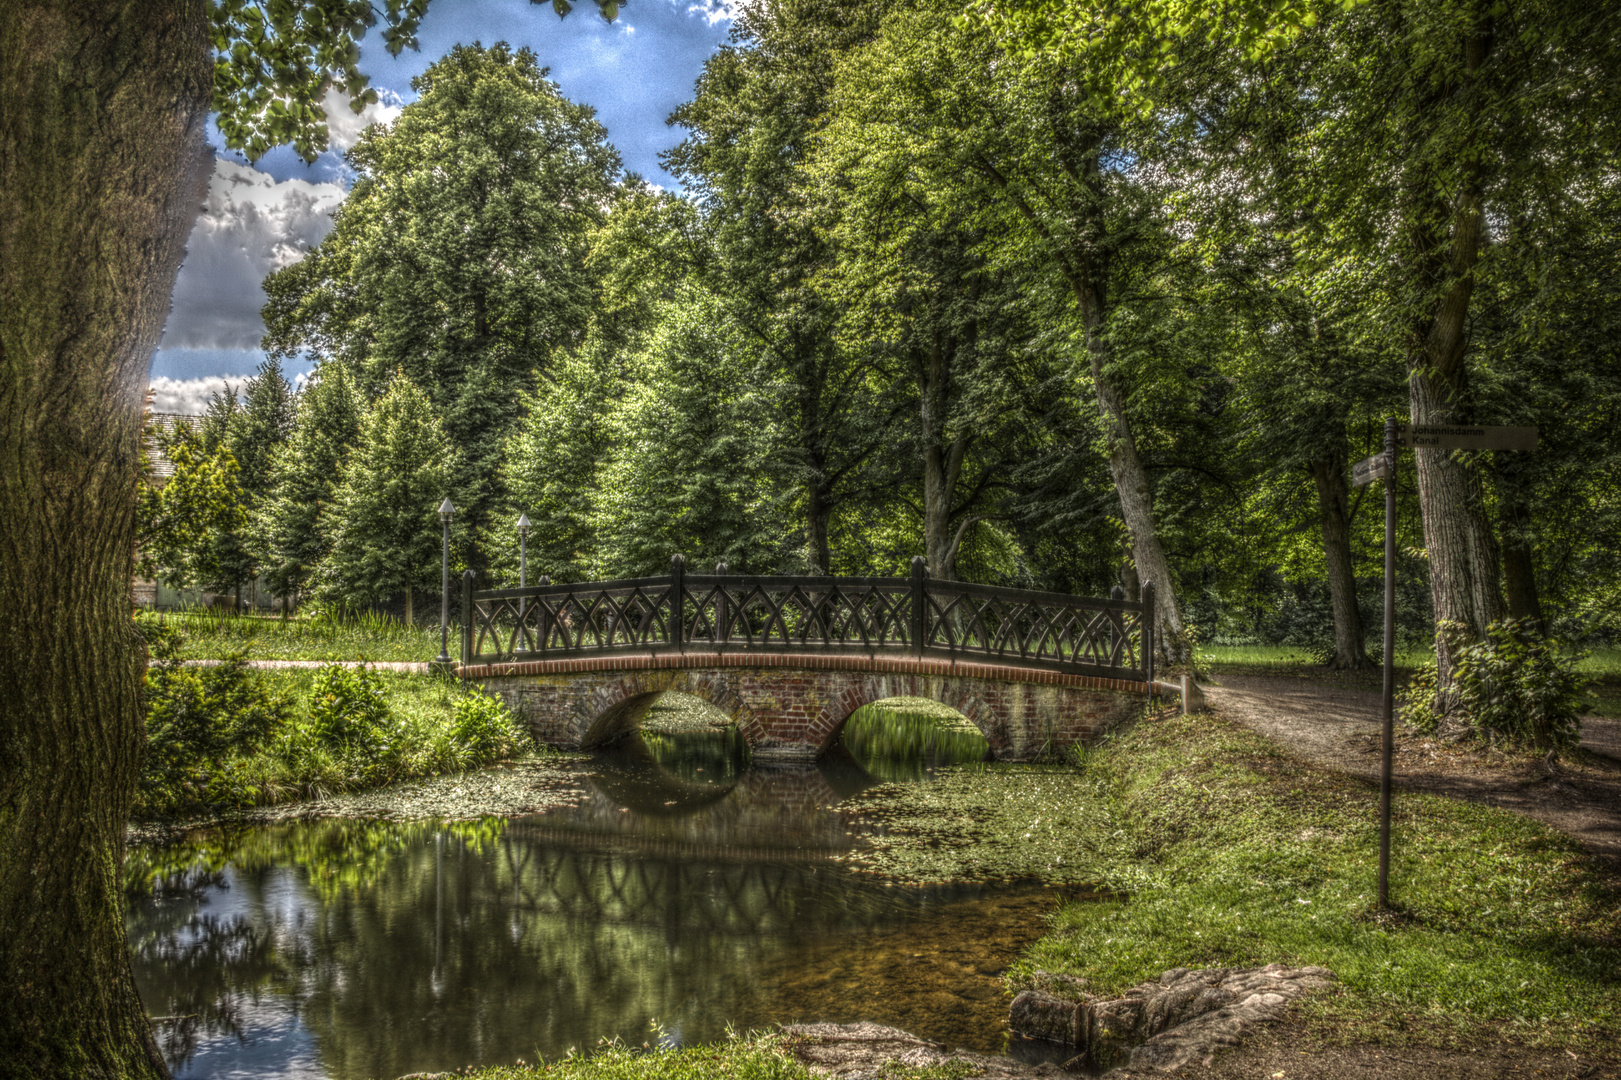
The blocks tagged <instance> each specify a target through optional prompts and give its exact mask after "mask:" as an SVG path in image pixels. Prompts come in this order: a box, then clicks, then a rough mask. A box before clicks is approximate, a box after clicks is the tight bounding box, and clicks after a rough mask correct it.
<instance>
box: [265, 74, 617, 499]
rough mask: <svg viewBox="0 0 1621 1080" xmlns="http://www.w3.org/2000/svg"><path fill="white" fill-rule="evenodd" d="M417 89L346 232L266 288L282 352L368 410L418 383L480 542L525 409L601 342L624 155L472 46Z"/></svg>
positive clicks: (269, 323)
mask: <svg viewBox="0 0 1621 1080" xmlns="http://www.w3.org/2000/svg"><path fill="white" fill-rule="evenodd" d="M412 86H413V87H414V88H415V89H416V90H417V92H418V94H419V95H420V96H419V97H418V98H417V100H416V101H414V102H412V103H411V104H410V105H407V106H406V107H405V109H404V110H403V111H402V112H401V113H400V116H399V119H398V120H396V121H395V122H394V123H393V124H390V125H387V126H386V127H385V126H381V125H378V126H373V127H371V128H368V129H367V130H366V132H365V133H364V134H363V135H362V136H361V138H360V141H359V142H357V143H356V144H355V146H354V148H353V149H351V150H350V151H349V153H348V155H347V156H348V160H349V163H350V165H351V166H352V167H353V168H354V169H355V171H356V174H357V177H356V180H355V184H354V187H353V188H352V189H351V190H350V192H349V195H348V197H347V198H346V199H345V200H344V203H343V206H342V207H341V208H340V209H339V210H338V212H337V214H336V215H335V220H334V222H333V228H332V231H331V232H330V233H328V234H327V236H326V238H325V239H324V240H323V241H322V242H321V243H320V244H319V245H317V246H316V247H314V248H312V249H311V250H310V251H309V252H308V253H307V254H306V255H305V257H304V258H303V259H302V260H301V261H299V262H297V263H294V264H292V265H291V266H288V267H285V268H284V269H281V270H278V271H276V272H275V273H273V274H271V275H270V277H269V278H267V279H266V280H265V292H266V294H267V296H268V297H269V302H268V303H267V304H266V306H265V310H264V315H265V326H266V334H265V347H266V349H267V350H269V351H270V352H271V354H272V355H274V356H280V355H291V354H293V353H295V352H300V351H306V350H307V351H311V352H313V353H314V354H315V355H317V356H320V357H322V358H323V359H324V361H325V362H327V363H339V364H343V365H345V366H346V367H348V368H349V370H350V373H351V375H352V376H353V377H354V378H355V380H356V382H357V384H358V385H359V386H360V387H361V388H362V391H363V392H364V393H365V394H366V395H367V396H368V397H373V396H375V395H376V394H377V393H379V392H380V391H381V389H382V387H383V386H384V385H385V384H386V383H387V381H388V380H389V379H390V378H392V376H393V373H394V372H396V371H403V372H405V373H406V374H407V375H408V376H410V378H411V379H412V381H413V382H415V383H416V385H417V386H419V387H421V388H422V390H423V391H424V392H425V393H426V394H427V395H428V397H429V400H430V401H432V402H433V405H434V408H435V409H436V410H437V411H438V413H439V415H440V416H441V417H442V418H443V421H444V424H445V430H446V433H447V434H448V435H449V436H450V438H451V440H452V442H454V443H455V445H456V447H457V448H458V452H459V462H460V464H459V465H458V472H457V475H456V478H455V484H456V489H457V491H458V492H460V493H461V499H460V501H461V502H462V503H464V504H465V505H464V506H462V507H460V509H461V510H462V511H463V512H464V514H463V520H464V521H466V522H467V523H469V524H471V525H473V526H474V527H481V526H483V525H484V524H485V523H486V519H487V517H488V515H489V514H490V513H491V512H492V511H493V510H494V508H495V507H496V506H497V505H499V504H500V503H501V501H502V499H501V493H500V492H499V490H498V486H497V467H498V465H499V462H500V457H501V450H502V445H503V443H504V441H505V439H506V437H507V435H508V434H509V433H510V431H511V429H512V424H513V421H514V419H515V418H516V416H517V412H518V408H519V404H518V403H519V400H520V398H521V396H522V394H523V393H524V392H525V391H527V390H529V389H530V388H531V387H532V386H533V383H534V378H535V372H537V371H539V370H543V369H544V368H545V367H546V365H547V364H548V363H549V362H550V357H551V355H552V353H553V351H554V350H558V349H570V348H575V347H577V346H578V345H579V344H580V343H581V341H582V340H583V339H584V336H585V331H586V327H587V325H588V323H589V320H590V315H591V312H592V309H593V306H594V304H595V299H596V292H595V276H594V275H593V274H592V273H591V271H590V270H589V268H588V267H587V266H586V255H587V253H588V250H589V243H590V238H591V236H592V233H593V231H594V230H595V229H596V228H597V226H598V225H600V223H601V221H602V218H603V214H604V211H605V208H606V206H607V205H608V203H609V201H610V196H611V194H612V191H613V184H614V180H615V176H616V174H617V173H618V172H619V155H618V154H617V153H616V152H615V151H614V149H613V147H611V146H609V145H608V143H607V138H606V136H607V133H606V132H605V131H604V130H603V128H602V125H600V124H598V123H597V122H596V120H595V118H594V115H593V113H592V111H591V110H590V109H589V108H586V107H585V106H582V105H576V104H574V103H572V102H570V101H568V100H567V99H565V98H564V97H563V96H562V95H561V94H560V93H559V92H558V89H557V85H556V84H555V83H553V82H551V81H550V80H549V79H547V78H546V71H545V69H543V68H542V67H541V66H540V64H539V62H538V61H537V60H536V59H535V55H534V54H533V53H532V52H530V51H529V50H527V49H517V50H514V49H512V48H510V47H508V46H507V45H506V44H505V43H497V44H496V45H493V46H491V47H489V48H483V47H480V46H477V45H472V46H457V47H456V48H454V49H452V50H451V51H450V53H448V54H447V55H446V56H445V57H444V58H443V59H441V60H439V61H438V62H437V63H435V64H433V65H432V66H431V67H429V68H428V70H427V71H426V72H425V73H423V74H422V75H420V76H418V77H417V78H416V79H414V80H413V81H412Z"/></svg>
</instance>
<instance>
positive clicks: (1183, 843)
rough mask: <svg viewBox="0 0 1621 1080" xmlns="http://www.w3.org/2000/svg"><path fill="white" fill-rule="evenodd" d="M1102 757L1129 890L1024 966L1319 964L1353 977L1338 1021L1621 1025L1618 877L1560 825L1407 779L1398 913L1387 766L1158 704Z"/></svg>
mask: <svg viewBox="0 0 1621 1080" xmlns="http://www.w3.org/2000/svg"><path fill="white" fill-rule="evenodd" d="M1088 772H1089V773H1090V774H1091V776H1092V777H1093V778H1094V780H1096V781H1097V782H1098V783H1099V785H1100V790H1101V791H1102V792H1103V793H1106V794H1107V796H1108V798H1109V799H1110V800H1111V801H1112V803H1113V810H1112V813H1113V814H1114V815H1115V818H1116V821H1117V822H1118V824H1119V826H1120V827H1119V828H1117V829H1114V830H1099V831H1095V832H1094V833H1093V837H1092V841H1093V843H1094V844H1096V845H1097V848H1096V855H1097V859H1096V864H1097V866H1098V868H1099V871H1100V873H1099V877H1098V882H1099V884H1101V885H1103V886H1105V887H1107V888H1109V889H1111V890H1113V891H1115V892H1117V893H1118V894H1120V895H1122V896H1123V897H1124V899H1123V900H1121V901H1118V902H1104V903H1098V902H1092V903H1081V904H1071V905H1068V906H1066V907H1065V908H1064V909H1062V911H1061V913H1060V914H1059V916H1058V918H1057V919H1056V921H1055V924H1054V932H1053V933H1052V934H1051V935H1049V936H1048V937H1047V938H1045V939H1043V940H1042V941H1041V942H1039V943H1038V944H1037V945H1036V946H1034V947H1033V948H1032V949H1031V951H1030V952H1029V954H1028V955H1027V956H1026V957H1025V958H1024V959H1023V960H1022V961H1021V963H1020V967H1019V970H1020V971H1029V970H1034V969H1046V970H1053V971H1063V972H1068V973H1071V974H1075V975H1079V976H1081V977H1083V978H1085V979H1087V980H1088V981H1089V982H1090V983H1091V984H1092V985H1093V987H1094V988H1095V989H1097V990H1098V991H1099V992H1104V993H1113V992H1118V991H1120V990H1123V989H1125V988H1126V987H1129V986H1131V985H1133V984H1135V983H1138V982H1142V981H1144V980H1147V979H1152V978H1157V977H1158V976H1159V974H1160V973H1161V972H1162V971H1164V970H1166V969H1169V968H1173V967H1203V966H1229V965H1232V966H1248V965H1259V964H1266V963H1273V962H1280V961H1281V962H1291V963H1300V964H1319V965H1322V966H1324V967H1327V968H1330V969H1331V970H1333V971H1334V972H1335V973H1336V974H1338V976H1339V977H1340V979H1341V980H1342V983H1343V993H1340V994H1337V995H1329V996H1326V997H1322V998H1318V999H1314V1000H1313V1002H1312V1003H1311V1004H1310V1005H1309V1006H1308V1008H1309V1009H1310V1010H1311V1011H1312V1012H1313V1013H1314V1014H1315V1015H1318V1016H1320V1017H1325V1018H1331V1019H1334V1020H1336V1021H1338V1022H1339V1025H1338V1026H1339V1027H1340V1029H1341V1030H1350V1031H1360V1032H1362V1033H1363V1034H1367V1033H1368V1032H1369V1030H1371V1029H1378V1030H1379V1031H1382V1032H1384V1033H1386V1034H1388V1033H1390V1032H1392V1031H1397V1030H1409V1031H1412V1030H1414V1029H1415V1028H1422V1027H1424V1026H1426V1025H1428V1026H1430V1027H1431V1028H1434V1029H1435V1030H1440V1029H1442V1028H1444V1029H1446V1030H1447V1031H1449V1032H1451V1033H1452V1034H1455V1035H1459V1034H1467V1032H1468V1031H1470V1030H1474V1029H1476V1028H1480V1027H1485V1026H1491V1027H1494V1028H1496V1029H1498V1030H1499V1031H1503V1030H1511V1031H1513V1032H1514V1033H1515V1037H1516V1038H1517V1039H1520V1040H1522V1041H1526V1042H1533V1043H1538V1044H1547V1045H1561V1044H1568V1045H1580V1044H1586V1045H1597V1044H1598V1043H1600V1042H1603V1041H1605V1040H1613V1039H1614V1038H1616V1037H1617V1036H1618V1035H1621V890H1618V888H1617V883H1616V882H1615V881H1614V880H1613V879H1610V878H1608V877H1606V876H1605V875H1604V873H1603V872H1602V868H1601V866H1600V865H1599V864H1598V863H1597V862H1595V861H1594V860H1593V859H1591V858H1590V857H1589V856H1587V855H1585V854H1584V853H1583V852H1582V851H1581V849H1580V848H1579V846H1578V845H1577V844H1576V843H1575V842H1574V841H1573V840H1571V839H1570V838H1568V837H1566V836H1564V835H1562V834H1560V833H1557V832H1555V831H1554V830H1552V829H1549V828H1547V827H1546V826H1543V825H1541V824H1538V823H1536V822H1533V821H1531V820H1529V819H1527V818H1524V817H1521V816H1519V815H1516V814H1512V813H1509V812H1507V811H1502V810H1497V809H1494V808H1492V807H1487V806H1480V805H1475V804H1470V803H1463V802H1458V801H1454V800H1449V799H1442V798H1436V797H1430V796H1420V795H1406V794H1403V795H1398V797H1397V800H1396V803H1395V830H1394V844H1393V857H1392V869H1391V883H1392V884H1391V895H1392V900H1393V902H1394V904H1395V906H1396V910H1395V911H1394V912H1390V913H1385V912H1380V911H1379V910H1378V909H1377V907H1376V905H1375V902H1374V901H1375V897H1376V895H1377V880H1376V872H1377V865H1378V790H1377V788H1376V786H1374V785H1372V784H1370V783H1367V782H1364V781H1362V780H1360V779H1356V778H1353V777H1350V776H1347V775H1344V774H1340V773H1334V772H1329V771H1327V770H1322V769H1317V768H1314V767H1311V766H1307V765H1305V764H1303V763H1301V762H1299V761H1296V760H1293V759H1290V758H1286V757H1283V756H1281V755H1280V754H1279V752H1278V751H1277V749H1276V747H1275V746H1274V745H1273V744H1271V743H1269V742H1268V741H1267V740H1265V739H1264V738H1262V737H1261V736H1259V735H1256V734H1254V733H1251V732H1248V731H1245V730H1241V729H1238V728H1235V727H1232V726H1230V725H1228V724H1226V723H1225V722H1223V721H1221V720H1220V719H1217V718H1212V717H1208V716H1204V717H1199V716H1195V717H1186V718H1182V717H1175V718H1170V717H1161V718H1158V719H1155V720H1151V721H1145V722H1144V723H1142V724H1140V725H1138V726H1137V727H1136V728H1135V729H1134V730H1132V731H1130V732H1128V733H1125V734H1122V735H1121V736H1119V737H1117V738H1114V739H1111V740H1109V741H1108V742H1107V743H1106V744H1105V746H1104V747H1103V748H1101V749H1100V750H1099V751H1098V752H1097V753H1095V754H1094V755H1092V757H1091V759H1090V760H1089V763H1088ZM1346 1024H1349V1027H1346Z"/></svg>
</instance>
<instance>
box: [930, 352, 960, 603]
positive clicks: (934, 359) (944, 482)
mask: <svg viewBox="0 0 1621 1080" xmlns="http://www.w3.org/2000/svg"><path fill="white" fill-rule="evenodd" d="M949 379H950V362H949V360H948V358H947V350H946V347H945V345H944V344H943V343H942V342H941V341H940V336H939V334H938V333H937V334H935V336H934V339H933V341H932V342H931V344H930V348H929V353H928V356H927V357H925V358H924V360H923V363H921V364H920V365H919V370H918V397H919V399H920V401H921V417H920V419H921V423H922V430H923V561H924V562H925V563H927V564H928V568H929V576H930V577H932V578H938V579H939V580H941V581H956V580H957V551H958V548H959V546H960V543H961V539H962V537H961V532H960V531H959V532H958V534H957V535H956V536H953V535H952V531H951V501H952V499H953V498H954V497H955V495H956V491H957V479H958V477H960V476H961V475H962V465H963V459H964V458H965V457H967V455H968V443H969V438H970V437H969V436H968V435H958V436H957V437H956V438H954V439H952V440H950V441H949V442H948V441H947V440H946V413H947V410H948V404H949V403H948V393H949V391H948V382H949Z"/></svg>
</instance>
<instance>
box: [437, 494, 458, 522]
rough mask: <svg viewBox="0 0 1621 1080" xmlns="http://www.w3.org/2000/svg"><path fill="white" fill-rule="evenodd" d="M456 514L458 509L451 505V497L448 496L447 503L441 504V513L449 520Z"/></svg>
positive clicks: (446, 497)
mask: <svg viewBox="0 0 1621 1080" xmlns="http://www.w3.org/2000/svg"><path fill="white" fill-rule="evenodd" d="M455 512H456V508H455V507H454V506H452V505H450V496H449V495H446V496H445V501H444V502H442V503H440V504H439V513H440V514H442V515H443V516H445V517H447V518H448V517H450V515H452V514H454V513H455Z"/></svg>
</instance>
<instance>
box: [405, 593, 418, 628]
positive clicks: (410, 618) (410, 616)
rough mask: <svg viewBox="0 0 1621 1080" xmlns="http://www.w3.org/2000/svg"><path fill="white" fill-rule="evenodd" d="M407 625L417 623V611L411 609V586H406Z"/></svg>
mask: <svg viewBox="0 0 1621 1080" xmlns="http://www.w3.org/2000/svg"><path fill="white" fill-rule="evenodd" d="M405 625H406V626H415V625H416V613H415V612H414V611H412V610H411V586H409V585H407V586H406V587H405Z"/></svg>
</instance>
